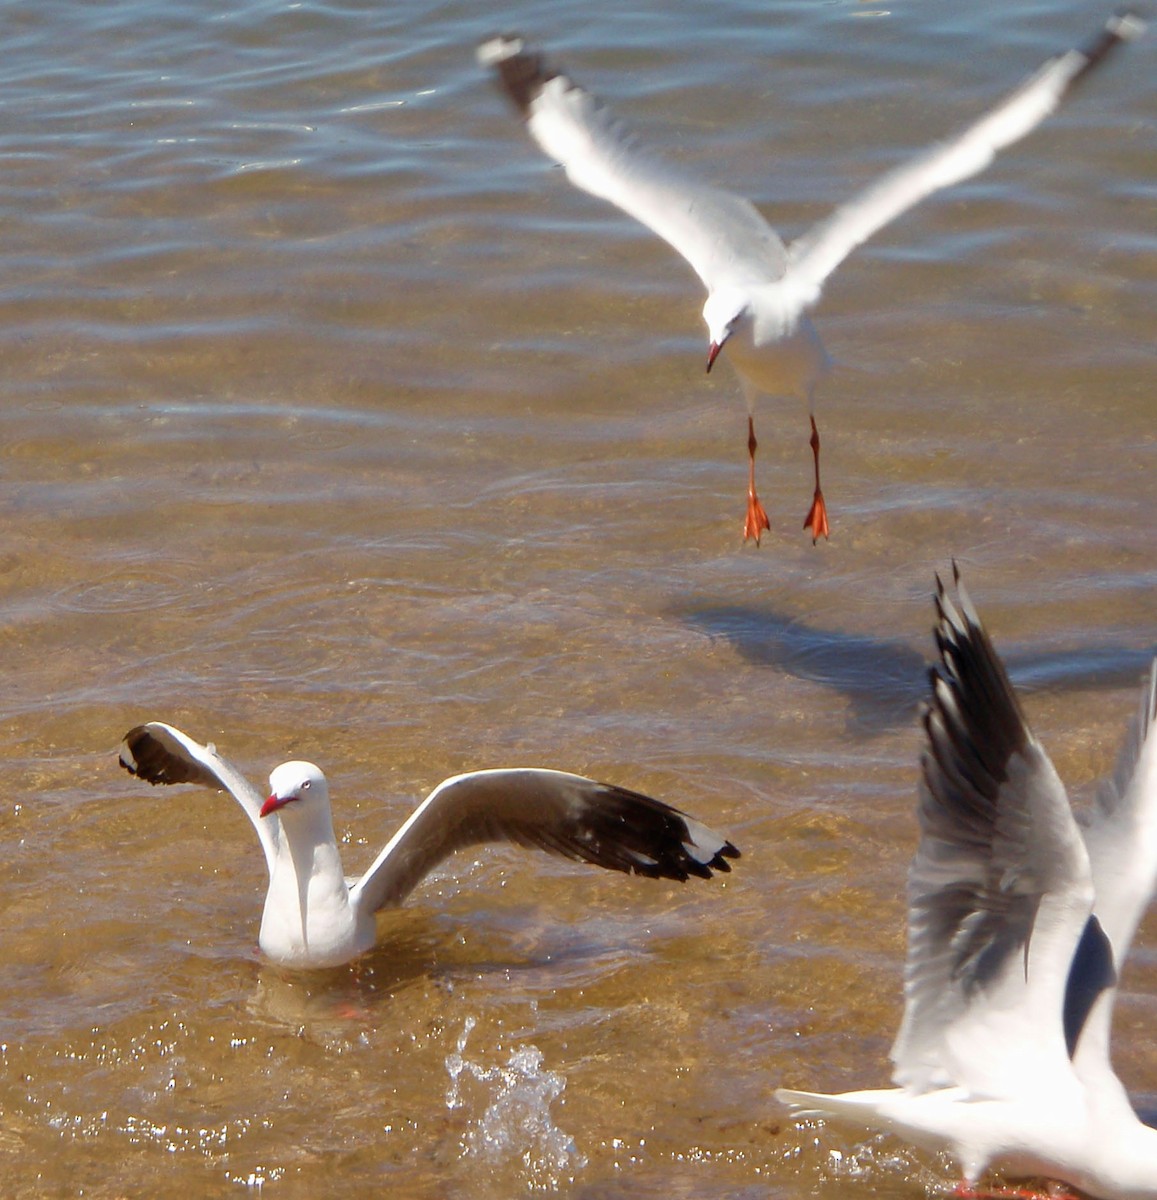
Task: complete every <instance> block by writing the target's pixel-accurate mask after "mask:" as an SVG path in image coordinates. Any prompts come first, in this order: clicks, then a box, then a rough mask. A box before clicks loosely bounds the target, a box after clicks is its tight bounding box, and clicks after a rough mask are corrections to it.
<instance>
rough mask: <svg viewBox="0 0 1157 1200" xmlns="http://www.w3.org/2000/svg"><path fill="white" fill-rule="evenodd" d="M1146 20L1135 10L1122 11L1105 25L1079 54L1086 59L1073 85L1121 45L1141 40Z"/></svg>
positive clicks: (1073, 79) (1075, 76)
mask: <svg viewBox="0 0 1157 1200" xmlns="http://www.w3.org/2000/svg"><path fill="white" fill-rule="evenodd" d="M1145 24H1146V23H1145V20H1144V19H1143V18H1142V17H1141V15H1140V13H1138V12H1136V11H1134V10H1133V9H1120V10H1118V11H1117V12H1115V13H1114V14H1113V15H1112V16H1111V17H1110V18H1109V19H1108V20H1107V21H1106V22H1105V24H1104V27H1103V28H1102V29H1101V30H1100V32H1099V33H1098V34H1097V35H1096V36H1095V37H1094V38H1093V39H1092V40H1091V41H1089V42H1088V43H1087V44H1086V45H1084V46H1082V47H1081V49H1080V51H1079V53H1080V54H1081V56H1082V57H1083V58H1084V60H1085V61H1084V62H1083V63H1082V64H1081V68H1080V70H1079V71H1077V73H1076V74H1075V75H1074V76H1073V78H1072V84H1071V85H1070V86H1072V85H1075V84H1077V83H1080V81H1081V80H1082V79H1084V78H1085V76H1086V75H1088V74H1089V72H1090V71H1093V70H1095V69H1096V68H1097V67H1099V66H1100V65H1101V63H1103V62H1104V61H1105V59H1106V58H1108V56H1109V55H1110V54H1111V53H1112V52H1113V51H1114V50H1115V49H1116V48H1117V47H1118V46H1120V45H1123V44H1124V43H1125V42H1131V41H1133V40H1134V39H1135V38H1139V37H1140V36H1141V34H1143V33H1144V32H1145Z"/></svg>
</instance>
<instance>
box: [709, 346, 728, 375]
mask: <svg viewBox="0 0 1157 1200" xmlns="http://www.w3.org/2000/svg"><path fill="white" fill-rule="evenodd" d="M726 340H727V339H726V338H724V341H726ZM722 349H723V342H712V343H711V345H710V346H709V347H708V349H707V374H708V375H710V374H711V368H712V367H713V366H715V360H716V359H717V358H718V357H719V351H720V350H722Z"/></svg>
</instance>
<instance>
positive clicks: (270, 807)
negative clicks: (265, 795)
mask: <svg viewBox="0 0 1157 1200" xmlns="http://www.w3.org/2000/svg"><path fill="white" fill-rule="evenodd" d="M296 799H297V797H296V796H285V797H281V796H270V797H269V799H268V800H266V801H265V803H264V804H263V805H262V806H261V812H260V813H259V814H258V816H262V817H267V816H269V814H270V813H275V812H276V811H277V810H278V809H279V808H284V807H285V806H286V805H287V804H289V803H290V802H291V801H293V800H296Z"/></svg>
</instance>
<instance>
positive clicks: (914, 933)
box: [892, 577, 1092, 1091]
mask: <svg viewBox="0 0 1157 1200" xmlns="http://www.w3.org/2000/svg"><path fill="white" fill-rule="evenodd" d="M957 583H958V584H959V578H958V577H957ZM937 584H938V594H937V597H936V606H937V614H938V618H939V619H938V625H937V630H936V641H937V646H938V649H939V653H940V667H939V670H938V671H934V672H933V673H932V700H931V703H930V705H929V708H928V711H927V713H926V714H925V718H924V727H925V732H926V738H927V740H926V745H925V749H924V753H923V756H922V764H921V766H922V778H921V782H920V796H919V820H920V831H921V837H920V844H919V847H918V849H917V852H916V856H915V859H914V860H913V863H912V867H911V870H910V873H909V881H908V888H909V931H908V964H907V969H906V973H905V1010H904V1019H903V1022H902V1024H901V1028H900V1032H899V1035H898V1037H897V1039H896V1043H895V1045H894V1047H893V1050H892V1058H893V1062H894V1064H895V1073H894V1075H895V1080H896V1082H897V1083H898V1084H900V1085H901V1086H904V1087H908V1088H911V1089H913V1090H916V1091H921V1090H924V1089H925V1088H928V1087H931V1086H937V1085H943V1084H948V1083H958V1084H962V1085H965V1086H975V1087H976V1088H977V1089H978V1090H990V1091H991V1090H999V1088H1000V1087H1001V1086H1003V1081H1004V1080H1006V1079H1008V1078H1009V1077H1010V1076H1011V1074H1012V1072H1013V1071H1014V1070H1017V1069H1020V1068H1022V1067H1023V1062H1019V1063H1018V1061H1017V1056H1018V1055H1020V1056H1022V1057H1023V1056H1024V1055H1042V1056H1044V1057H1049V1056H1051V1057H1052V1059H1053V1060H1054V1062H1055V1061H1056V1060H1057V1056H1058V1055H1060V1056H1063V1058H1064V1059H1065V1060H1067V1053H1066V1051H1065V1048H1064V1037H1063V1022H1062V1008H1063V1004H1064V993H1065V983H1066V980H1067V977H1068V972H1069V965H1070V963H1071V962H1072V958H1073V955H1074V953H1075V950H1076V947H1077V944H1078V943H1079V941H1080V937H1081V934H1082V931H1083V929H1084V925H1085V923H1086V921H1087V918H1088V914H1089V910H1090V909H1091V906H1092V887H1091V880H1090V876H1089V867H1088V859H1087V856H1086V854H1085V850H1084V845H1083V843H1082V841H1081V838H1080V833H1079V831H1078V829H1077V827H1076V823H1075V821H1074V820H1073V817H1072V813H1071V810H1070V808H1069V804H1068V799H1067V797H1066V795H1065V791H1064V787H1063V785H1062V784H1061V782H1060V780H1059V779H1058V778H1057V775H1056V772H1055V770H1054V769H1053V766H1052V763H1051V762H1050V761H1049V758H1048V755H1047V754H1046V753H1045V751H1044V750H1043V748H1042V747H1041V746H1040V744H1039V743H1038V742H1037V741H1036V739H1035V737H1034V736H1033V734H1032V732H1031V730H1030V729H1029V727H1028V725H1027V723H1026V721H1025V719H1024V715H1023V713H1022V712H1021V709H1020V705H1019V704H1018V702H1017V700H1016V696H1015V694H1014V692H1013V690H1012V685H1011V683H1010V682H1009V679H1008V676H1007V674H1006V673H1005V670H1004V667H1003V665H1002V664H1001V662H1000V660H999V658H998V657H997V655H996V652H995V650H994V649H993V647H992V644H991V642H990V641H989V639H988V635H987V634H986V633H985V631H984V628H983V626H982V625H981V623H980V619H979V617H978V616H977V615H976V612H975V610H974V609H973V608H972V605H971V603H970V602H969V600H968V597H967V594H966V593H965V592H964V589H963V587H959V591H958V594H959V600H960V608H959V609H958V608H957V607H956V606H955V605H954V604H953V603H952V601H951V600H950V599H949V597H948V596H947V595H946V593H945V591H944V587H943V585H942V584H941V583H940V581H939V579H938V580H937ZM1030 964H1031V971H1030ZM998 995H999V997H1000V1001H999V1005H998V1004H997V1003H996V1001H995V997H996V996H998ZM997 1007H999V1008H1000V1009H1001V1011H1002V1014H1003V1015H1002V1016H1001V1017H999V1018H997V1017H995V1016H994V1012H993V1009H994V1008H997ZM1018 1030H1019V1032H1018ZM982 1038H987V1039H989V1040H994V1039H999V1038H1003V1039H1005V1040H1006V1041H1009V1042H1013V1041H1017V1042H1018V1045H1017V1049H1016V1053H1015V1054H1014V1053H1013V1052H1012V1051H1011V1049H1010V1048H1009V1047H1007V1046H1006V1047H1003V1048H1002V1050H1001V1052H1000V1053H997V1052H996V1051H995V1050H994V1051H993V1052H992V1053H990V1054H988V1055H985V1054H984V1053H983V1052H978V1053H976V1054H975V1056H974V1061H972V1062H966V1061H964V1059H965V1058H967V1055H962V1054H961V1053H959V1052H958V1050H957V1047H958V1046H960V1045H962V1044H963V1043H966V1042H968V1041H969V1040H971V1041H972V1042H973V1043H974V1049H976V1050H978V1051H979V1040H980V1039H982Z"/></svg>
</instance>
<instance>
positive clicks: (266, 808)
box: [261, 762, 329, 817]
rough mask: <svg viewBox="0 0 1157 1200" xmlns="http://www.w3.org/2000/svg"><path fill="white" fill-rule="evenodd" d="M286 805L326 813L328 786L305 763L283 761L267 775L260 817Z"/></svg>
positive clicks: (311, 764) (320, 774) (316, 770)
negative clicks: (267, 794)
mask: <svg viewBox="0 0 1157 1200" xmlns="http://www.w3.org/2000/svg"><path fill="white" fill-rule="evenodd" d="M287 804H302V805H305V806H308V807H309V808H311V809H324V810H325V811H326V812H327V813H328V812H329V787H328V785H327V784H326V782H325V776H324V775H323V774H322V772H321V768H320V767H315V766H314V765H313V763H308V762H287V763H282V764H281V766H280V767H277V768H275V769H274V771H273V774H272V775H270V776H269V799H268V800H266V801H265V803H264V804H263V805H262V806H261V815H262V816H263V817H267V816H269V814H270V813H275V812H279V811H280V810H281V809H283V808H285V806H286V805H287Z"/></svg>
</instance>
